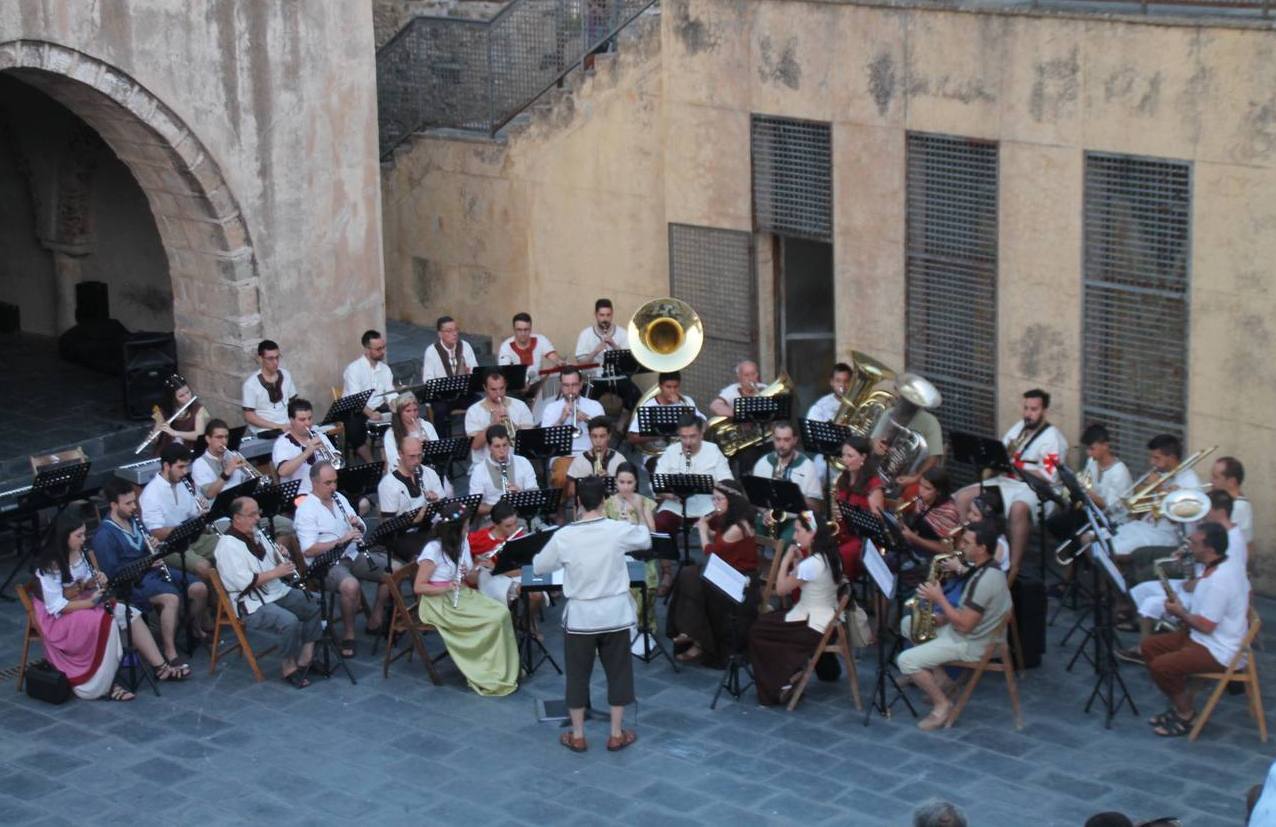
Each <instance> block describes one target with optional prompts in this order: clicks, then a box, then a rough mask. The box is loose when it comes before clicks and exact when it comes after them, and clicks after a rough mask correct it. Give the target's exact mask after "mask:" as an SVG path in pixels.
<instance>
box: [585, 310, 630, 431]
mask: <svg viewBox="0 0 1276 827" xmlns="http://www.w3.org/2000/svg"><path fill="white" fill-rule="evenodd" d="M613 312H614V309H613V308H612V306H611V299H599V300H598V301H596V302H594V323H593V324H592V325H590V326H589V327H587V328H585V329H584V330H582V331H581V332H580V335H579V336H577V337H576V361H577V362H579V363H581V364H584V363H587V362H598V363H599V364H600V365H601V364H602V361H603V353H605V352H606V351H608V350H625V349H627V348H628V347H629V334H628V333H627V332H626V331H625V329H624V328H623V327H617V326H616V325H615V324H613V322H612V314H613ZM602 375H603V369H602V368H601V367H596V368H590V369H589V373H588V377H589V379H590V385H589V396H590V398H591V399H598V398H599V397H601V396H602V395H603V394H604V393H606V392H608V391H611V392H613V393H615V394H616V395H617V396H619V397H620V399H621V402H622V403H623V404H624V407H625V410H627V411H632V410H633V409H634V407H635V406H636V405H637V404H638V398H639V397H640V396H642V394H641V393H639V392H638V386H637V385H635V384H634V383H633V380H632V379H630V378H629V377H628V376H621V377H616V378H608V379H603V378H602Z"/></svg>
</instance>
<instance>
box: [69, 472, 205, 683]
mask: <svg viewBox="0 0 1276 827" xmlns="http://www.w3.org/2000/svg"><path fill="white" fill-rule="evenodd" d="M102 497H103V498H104V499H105V500H106V504H107V508H108V509H109V511H108V513H107V516H106V519H105V520H103V521H102V523H101V525H99V526H98V527H97V531H95V532H94V533H93V541H92V543H90V545H91V546H92V547H93V551H94V553H95V554H96V555H97V562H98V566H100V567H101V569H102V573H103V574H105V575H106V576H107V577H108V578H109V577H114V576H115V575H116V574H117V573H118V572H119V571H120V569H122V568H123V567H124V566H125V564H127V563H131V562H132V561H134V560H139V559H141V558H143V557H146V556H148V555H149V554H150V549H149V548H148V547H147V545H146V535H145V534H144V533H143V532H142V529H141V527H140V526H139V525H138V524H137V511H138V509H137V494H136V493H134V491H133V483H131V482H129V481H128V480H123V479H120V478H119V477H111V478H110V479H109V480H107V481H106V483H105V484H104V485H103V486H102ZM181 589H185V590H186V598H187V601H188V603H187V606H188V610H189V614H190V617H191V618H202V617H204V610H205V609H206V608H207V606H208V587H207V586H205V585H204V581H202V580H198V579H196V578H194V577H191V576H190V575H188V574H186V573H185V572H182V571H180V570H178V569H176V568H168V567H166V566H164V565H162V564H161V563H159V562H156V563H155V564H154V565H153V566H152V567H151V568H150V569H149V570H147V572H146V573H145V574H143V575H142V576H141V577H140V578H138V579H137V580H134V581H133V587H132V589H131V590H130V592H129V594H128V600H129V601H130V602H133V603H137V604H145V605H150V606H151V607H152V608H154V609H155V611H156V612H157V613H158V614H159V629H160V646H161V647H162V649H163V651H164V659H165V660H166V661H167V662H168V663H172V664H176V663H178V659H177V623H178V620H179V619H180V614H181V608H182V603H181V598H180V595H181Z"/></svg>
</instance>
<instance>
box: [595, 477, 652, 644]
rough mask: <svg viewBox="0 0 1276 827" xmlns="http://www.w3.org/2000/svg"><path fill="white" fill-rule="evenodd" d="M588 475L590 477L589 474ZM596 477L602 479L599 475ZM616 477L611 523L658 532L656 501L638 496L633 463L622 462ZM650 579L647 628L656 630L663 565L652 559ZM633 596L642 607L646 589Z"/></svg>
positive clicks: (608, 510) (606, 508) (607, 505)
mask: <svg viewBox="0 0 1276 827" xmlns="http://www.w3.org/2000/svg"><path fill="white" fill-rule="evenodd" d="M584 476H590V475H588V474H586V475H584ZM593 476H602V475H601V474H595V475H593ZM610 476H613V477H615V478H616V493H615V494H612V495H611V496H610V497H608V498H607V499H606V500H605V501H604V502H603V516H605V517H606V518H607V519H609V520H618V521H620V522H622V523H633V524H634V525H645V526H646V527H647V530H648V531H655V530H656V501H655V500H653V499H652V498H651V497H644V496H643V495H642V494H639V493H638V468H637V466H635V465H634V464H633V463H631V462H622V463H620V464H619V465H617V466H616V468H615V472H614V473H612V474H610ZM644 571H645V574H646V580H647V610H646V612H645V617H644V618H643V625H644V626H646V627H647V628H648V629H655V628H656V601H655V600H653V599H652V598H654V597H655V596H656V591H657V589H658V588H659V587H660V566H659V564H658V563H657V561H655V560H648V561H647V563H646V565H645V566H644ZM629 593H630V594H631V595H632V596H633V598H634V605H635V606H638V607H639V609H641V608H642V605H643V602H642V589H640V588H638V587H637V586H634V587H632V588H630V590H629Z"/></svg>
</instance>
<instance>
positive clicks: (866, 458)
mask: <svg viewBox="0 0 1276 827" xmlns="http://www.w3.org/2000/svg"><path fill="white" fill-rule="evenodd" d="M842 465H843V466H845V469H846V470H844V471H842V473H841V474H839V475H838V477H837V482H836V483H835V484H834V490H833V494H834V501H833V502H832V503H831V504H830V507H831V508H832V509H833V516H834V519H835V520H836V521H837V526H838V527H837V546H838V551H839V552H840V553H841V555H842V571H843V572H844V573H845V575H846V579H848V580H854V579H855V578H857V577H859V576H860V561H861V559H862V558H863V553H864V538H862V537H860V536H859V534H857V533H856V532H854V531H852V530H851V527H850V526H849V525H847V524H846V521H845V520H843V519H842V510H841V507H840V503H846V504H847V505H848V506H853V507H855V508H859V509H862V510H865V511H872V512H873V513H874V514H881V513H882V509H883V508H885V507H886V494H885V493H884V492H883V491H882V478H881V477H879V476H878V475H877V463H876V460H875V459H874V457H873V454H872V449H871V447H870V446H869V442H868V440H867V439H865V438H864V437H862V436H855V435H854V434H852V435H851V436H848V437H847V438H846V439H845V440H843V441H842Z"/></svg>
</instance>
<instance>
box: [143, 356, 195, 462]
mask: <svg viewBox="0 0 1276 827" xmlns="http://www.w3.org/2000/svg"><path fill="white" fill-rule="evenodd" d="M164 386H165V387H166V388H167V389H168V396H167V397H166V398H165V400H164V407H163V408H162V409H161V410H160V411H158V412H157V413H154V414H152V416H153V417H154V418H155V427H156V428H158V429H159V432H160V434H159V437H158V438H157V439H156V440H155V456H157V457H158V456H159V455H160V454H162V453H164V449H165V448H167V447H168V446H169V445H172V444H173V443H176V444H178V445H185V446H186V447H187V448H190V447H192V446H193V445H194V444H195V442H196V441H197V440H198V439H199V435H200V434H202V433H203V432H204V428H205V427H206V426H207V425H208V410H207V409H206V408H205V407H204V403H203V402H201V401H199V400H198V399H195V401H194V402H193V403H191V405H190V407H189V408H187V409H186V410H185V411H183V412H182V415H181V416H179V417H177V418H176V419H174V420H173V421H172V422H171V423H168V424H165V423H166V422H167V420H168V419H169V417H171V416H173V414H175V413H177V412H178V411H179V410H181V409H182V406H183V405H185V404H187V403H188V402H191V400H192V399H194V398H195V393H194V392H193V391H192V390H191V387H190V385H188V384H187V383H186V379H185V378H183V377H182V375H181V374H179V373H175V374H173V375H172V376H170V377H168V380H167V381H166V382H165V383H164Z"/></svg>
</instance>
